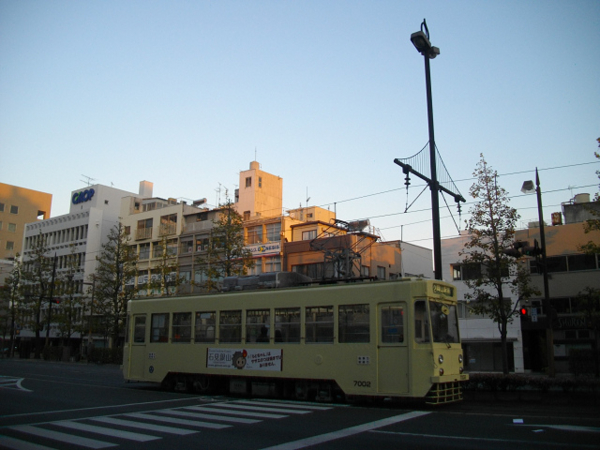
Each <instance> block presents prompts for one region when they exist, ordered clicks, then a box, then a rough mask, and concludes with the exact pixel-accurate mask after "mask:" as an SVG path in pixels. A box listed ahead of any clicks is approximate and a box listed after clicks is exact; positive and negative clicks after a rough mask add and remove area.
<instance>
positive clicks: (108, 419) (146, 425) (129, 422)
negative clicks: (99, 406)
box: [87, 417, 197, 436]
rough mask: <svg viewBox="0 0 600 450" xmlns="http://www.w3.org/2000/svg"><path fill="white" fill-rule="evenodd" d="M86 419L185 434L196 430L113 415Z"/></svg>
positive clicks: (193, 432)
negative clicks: (119, 417) (135, 420)
mask: <svg viewBox="0 0 600 450" xmlns="http://www.w3.org/2000/svg"><path fill="white" fill-rule="evenodd" d="M87 420H91V421H94V422H101V423H108V424H111V425H120V426H122V427H130V428H139V429H141V430H150V431H158V432H161V433H168V434H177V435H180V436H185V435H187V434H195V433H197V431H194V430H188V429H185V428H175V427H166V426H164V425H157V424H155V423H146V422H134V421H133V420H124V419H117V418H115V417H91V418H89V419H87Z"/></svg>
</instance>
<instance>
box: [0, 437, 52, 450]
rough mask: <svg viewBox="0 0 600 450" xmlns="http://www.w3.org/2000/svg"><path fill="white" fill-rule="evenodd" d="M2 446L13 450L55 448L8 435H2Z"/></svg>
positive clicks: (50, 449)
mask: <svg viewBox="0 0 600 450" xmlns="http://www.w3.org/2000/svg"><path fill="white" fill-rule="evenodd" d="M0 446H2V447H5V448H9V449H11V450H55V449H53V448H52V447H46V446H45V445H39V444H34V443H32V442H25V441H21V440H19V439H15V438H11V437H8V436H0Z"/></svg>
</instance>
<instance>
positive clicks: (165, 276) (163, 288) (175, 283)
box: [148, 235, 184, 295]
mask: <svg viewBox="0 0 600 450" xmlns="http://www.w3.org/2000/svg"><path fill="white" fill-rule="evenodd" d="M155 245H156V246H158V251H156V250H155V254H154V255H155V256H156V254H157V253H160V260H159V262H158V265H157V266H155V267H154V268H153V269H152V274H151V276H150V280H149V282H148V289H149V290H152V292H155V291H158V292H159V293H160V295H170V294H175V293H177V290H178V288H179V286H180V285H181V284H182V283H183V281H184V278H183V277H180V276H179V263H178V262H177V240H176V239H169V238H168V236H167V235H165V236H163V237H162V238H161V240H160V242H159V243H157V244H155ZM148 295H150V292H148Z"/></svg>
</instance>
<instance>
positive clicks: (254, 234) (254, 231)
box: [246, 225, 263, 245]
mask: <svg viewBox="0 0 600 450" xmlns="http://www.w3.org/2000/svg"><path fill="white" fill-rule="evenodd" d="M246 230H247V232H248V237H247V239H246V244H248V245H252V244H260V243H262V240H263V229H262V225H257V226H255V227H248V228H247V229H246Z"/></svg>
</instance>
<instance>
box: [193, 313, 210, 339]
mask: <svg viewBox="0 0 600 450" xmlns="http://www.w3.org/2000/svg"><path fill="white" fill-rule="evenodd" d="M194 341H195V342H215V312H214V311H211V312H197V313H196V334H195V336H194Z"/></svg>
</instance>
